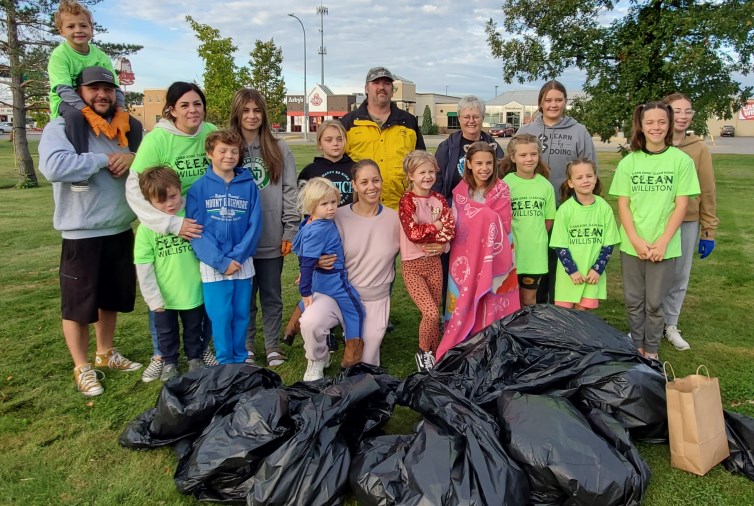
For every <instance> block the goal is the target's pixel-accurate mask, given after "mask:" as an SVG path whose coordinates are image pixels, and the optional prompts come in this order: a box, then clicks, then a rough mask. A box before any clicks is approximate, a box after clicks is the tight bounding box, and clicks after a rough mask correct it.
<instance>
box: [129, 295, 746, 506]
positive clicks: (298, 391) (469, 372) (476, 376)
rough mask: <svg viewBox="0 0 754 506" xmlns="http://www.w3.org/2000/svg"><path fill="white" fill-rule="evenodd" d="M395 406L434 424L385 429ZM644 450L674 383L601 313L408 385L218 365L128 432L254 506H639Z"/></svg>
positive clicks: (736, 453)
mask: <svg viewBox="0 0 754 506" xmlns="http://www.w3.org/2000/svg"><path fill="white" fill-rule="evenodd" d="M396 404H398V405H401V406H406V407H407V408H409V409H411V410H413V411H415V412H416V413H418V414H419V415H421V421H420V422H419V423H418V424H417V426H416V427H415V430H414V432H413V433H411V434H397V435H396V434H384V428H385V425H386V423H387V422H388V421H389V420H390V417H391V415H392V414H393V410H394V408H395V406H396ZM726 424H727V427H728V437H729V441H730V447H731V457H730V458H729V459H728V460H726V461H725V462H724V464H725V466H726V467H727V468H728V469H730V470H732V471H736V472H740V473H743V474H745V475H747V476H748V477H749V478H751V479H754V451H752V448H754V419H752V418H748V417H745V416H742V415H739V414H735V413H726ZM634 441H644V442H652V443H662V442H666V441H667V417H666V412H665V378H664V376H663V374H662V371H661V368H660V367H659V365H658V364H656V363H653V362H651V361H647V360H645V359H643V358H641V357H639V356H638V355H637V354H636V352H635V350H634V347H633V343H632V342H631V340H630V339H629V338H627V336H626V335H625V334H623V333H621V332H620V331H618V330H616V329H614V328H612V327H611V326H609V325H608V324H607V323H605V322H604V321H602V320H600V319H599V318H597V317H596V316H594V315H592V314H589V313H586V312H578V311H571V310H565V309H561V308H557V307H554V306H533V307H530V308H527V309H523V310H521V311H519V312H518V313H515V314H513V315H511V316H509V317H508V318H506V319H504V320H501V321H499V322H497V323H495V324H493V325H491V326H490V327H488V328H486V329H485V330H483V331H482V332H481V333H479V334H478V335H476V336H474V337H472V338H471V339H469V340H467V341H466V342H464V343H462V344H461V345H459V346H457V347H456V348H454V349H452V350H450V351H449V352H448V353H447V354H446V356H445V357H443V359H442V360H441V361H440V362H439V363H438V364H437V366H436V368H435V369H434V370H433V371H431V372H428V373H416V374H413V375H411V376H409V377H408V378H407V379H406V380H405V381H400V380H398V379H396V378H394V377H392V376H390V375H388V374H386V373H385V372H384V371H383V370H382V369H380V368H377V367H371V366H367V365H364V364H359V365H357V366H355V367H352V368H350V369H348V370H346V371H345V372H343V373H341V374H340V375H339V376H338V377H337V378H335V379H334V380H333V379H325V380H323V381H321V382H318V383H303V382H301V383H296V384H294V385H291V386H285V385H283V384H282V382H281V380H280V377H279V376H278V375H277V374H275V373H274V372H271V371H269V370H267V369H263V368H259V367H255V366H252V365H246V364H233V365H225V366H219V367H213V368H209V369H205V370H202V371H195V372H192V373H188V374H186V375H185V376H183V377H180V378H175V379H172V380H170V381H168V382H167V383H166V384H165V386H164V387H163V389H162V391H161V394H160V397H159V400H158V402H157V406H156V407H155V408H152V409H150V410H148V411H146V412H145V413H143V414H142V415H140V416H139V417H137V418H136V419H135V420H134V421H132V422H131V423H130V424H129V425H128V427H127V428H126V429H125V430H124V432H123V434H122V435H121V436H120V443H121V444H122V445H123V446H126V447H128V448H134V449H147V448H156V447H161V446H166V445H172V446H173V448H174V449H175V451H176V453H177V455H178V459H179V462H178V466H177V469H176V472H175V477H174V479H175V483H176V486H177V487H178V490H179V491H180V492H182V493H184V494H192V495H193V496H195V497H196V498H198V499H200V500H206V501H219V502H231V503H233V502H236V503H243V502H245V503H247V504H249V505H284V504H296V505H330V504H341V503H342V502H343V501H344V500H345V498H346V497H348V496H349V494H350V495H351V496H355V498H356V500H358V502H359V503H360V504H375V505H377V504H379V505H388V504H406V505H441V504H448V505H450V504H464V505H502V504H510V505H524V504H543V505H549V504H552V505H555V504H571V505H576V504H588V505H594V504H599V505H631V504H640V503H641V500H642V497H643V496H644V493H645V491H646V489H647V485H648V484H649V480H650V475H651V473H650V470H649V468H648V467H647V465H646V464H645V463H644V461H643V460H642V459H641V457H640V455H639V452H638V451H637V450H636V447H635V446H634V444H633V442H634Z"/></svg>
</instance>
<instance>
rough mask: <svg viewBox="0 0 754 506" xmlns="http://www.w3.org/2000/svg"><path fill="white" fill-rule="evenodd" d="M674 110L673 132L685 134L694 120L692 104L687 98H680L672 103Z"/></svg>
mask: <svg viewBox="0 0 754 506" xmlns="http://www.w3.org/2000/svg"><path fill="white" fill-rule="evenodd" d="M670 107H672V108H673V131H675V132H679V133H683V132H685V131H686V130H688V128H689V127H690V126H691V120H692V119H694V110H693V109H692V108H691V102H689V101H688V100H686V99H685V98H679V99H678V100H673V101H672V102H670Z"/></svg>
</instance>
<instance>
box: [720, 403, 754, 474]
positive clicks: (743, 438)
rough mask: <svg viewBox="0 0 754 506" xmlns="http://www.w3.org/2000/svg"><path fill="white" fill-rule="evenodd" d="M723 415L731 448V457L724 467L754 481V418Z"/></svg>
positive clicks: (729, 412) (735, 414) (724, 462)
mask: <svg viewBox="0 0 754 506" xmlns="http://www.w3.org/2000/svg"><path fill="white" fill-rule="evenodd" d="M723 415H724V416H725V432H727V434H728V447H729V448H730V457H728V458H727V459H725V460H723V465H724V466H725V469H727V470H728V471H732V472H734V473H741V474H743V475H745V476H748V477H749V479H751V480H754V418H752V417H750V416H746V415H742V414H740V413H733V412H731V411H723Z"/></svg>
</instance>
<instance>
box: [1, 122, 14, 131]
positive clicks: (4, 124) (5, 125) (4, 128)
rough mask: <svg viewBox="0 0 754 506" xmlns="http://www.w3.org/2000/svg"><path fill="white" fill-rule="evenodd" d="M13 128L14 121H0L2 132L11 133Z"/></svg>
mask: <svg viewBox="0 0 754 506" xmlns="http://www.w3.org/2000/svg"><path fill="white" fill-rule="evenodd" d="M11 130H13V123H10V122H8V121H3V122H0V134H9V133H10V131H11Z"/></svg>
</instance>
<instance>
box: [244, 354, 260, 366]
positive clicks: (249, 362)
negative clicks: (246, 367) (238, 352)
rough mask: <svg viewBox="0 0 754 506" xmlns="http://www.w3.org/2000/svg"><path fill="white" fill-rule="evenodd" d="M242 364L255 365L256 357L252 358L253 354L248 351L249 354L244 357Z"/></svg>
mask: <svg viewBox="0 0 754 506" xmlns="http://www.w3.org/2000/svg"><path fill="white" fill-rule="evenodd" d="M244 363H246V364H251V365H257V357H255V356H254V352H253V351H250V352H249V354H248V355H247V356H246V360H244Z"/></svg>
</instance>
